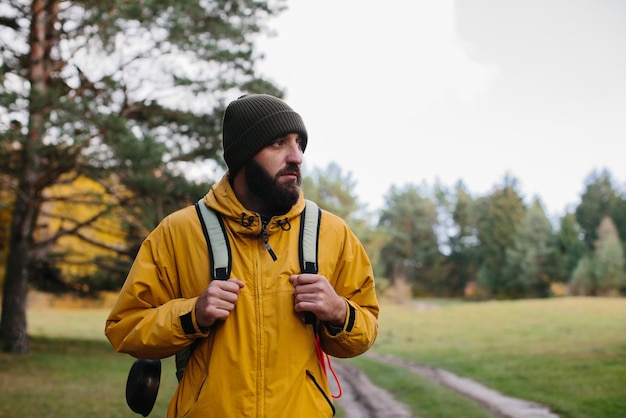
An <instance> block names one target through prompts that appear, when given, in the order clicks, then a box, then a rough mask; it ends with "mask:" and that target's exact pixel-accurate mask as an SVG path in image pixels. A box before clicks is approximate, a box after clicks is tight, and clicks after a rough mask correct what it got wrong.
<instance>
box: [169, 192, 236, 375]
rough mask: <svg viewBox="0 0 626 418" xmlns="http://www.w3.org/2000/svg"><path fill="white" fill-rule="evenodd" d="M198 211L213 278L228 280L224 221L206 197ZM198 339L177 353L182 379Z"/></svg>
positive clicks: (199, 201)
mask: <svg viewBox="0 0 626 418" xmlns="http://www.w3.org/2000/svg"><path fill="white" fill-rule="evenodd" d="M195 207H196V213H197V214H198V219H199V220H200V225H201V226H202V233H203V234H204V238H205V239H206V244H207V247H208V250H209V259H210V262H211V280H228V279H229V278H230V272H231V269H232V263H231V258H232V257H231V252H230V245H229V243H228V237H227V236H226V230H225V229H224V222H223V221H222V218H220V217H219V216H218V214H217V213H215V211H214V210H213V209H210V208H209V207H207V205H205V204H204V199H200V200H198V201H197V202H196V203H195ZM196 344H197V341H196V342H194V343H193V344H191V345H190V346H187V347H185V348H183V349H182V350H180V351H179V352H178V353H176V377H177V379H178V381H180V379H182V377H183V372H184V371H185V367H186V366H187V362H188V361H189V358H190V357H191V353H192V352H193V350H194V349H195V346H196Z"/></svg>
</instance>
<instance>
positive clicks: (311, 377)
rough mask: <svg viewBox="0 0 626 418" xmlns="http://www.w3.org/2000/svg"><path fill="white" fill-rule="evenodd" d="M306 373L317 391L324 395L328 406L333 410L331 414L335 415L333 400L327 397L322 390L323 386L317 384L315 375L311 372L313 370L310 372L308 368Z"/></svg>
mask: <svg viewBox="0 0 626 418" xmlns="http://www.w3.org/2000/svg"><path fill="white" fill-rule="evenodd" d="M306 374H307V376H308V377H309V379H311V381H312V382H313V384H314V385H315V387H316V388H317V390H318V391H319V393H321V394H322V396H323V397H324V399H325V400H326V402H327V403H328V406H330V409H331V410H332V411H333V415H332V416H335V412H336V411H335V405H334V404H333V401H332V400H331V399H330V398H329V397H328V394H327V393H326V392H325V391H324V388H322V386H321V385H320V384H319V382H318V381H317V379H316V378H315V375H314V374H313V372H311V371H310V370H307V371H306Z"/></svg>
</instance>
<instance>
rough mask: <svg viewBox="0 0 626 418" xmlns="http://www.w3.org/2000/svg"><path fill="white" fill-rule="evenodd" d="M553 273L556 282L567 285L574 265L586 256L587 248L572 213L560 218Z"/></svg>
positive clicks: (555, 243)
mask: <svg viewBox="0 0 626 418" xmlns="http://www.w3.org/2000/svg"><path fill="white" fill-rule="evenodd" d="M553 246H554V252H553V253H552V256H553V258H554V265H555V268H556V270H555V272H554V279H555V281H557V282H562V283H567V282H569V281H570V279H571V278H572V274H573V272H574V269H575V268H576V265H577V264H578V262H579V261H580V259H582V258H583V256H584V255H585V254H587V252H588V250H587V246H586V244H585V242H584V241H583V232H582V228H581V227H580V225H578V222H576V217H575V215H574V214H573V213H566V214H565V215H564V216H563V217H561V221H560V224H559V230H558V232H557V233H556V234H555V239H554V244H553Z"/></svg>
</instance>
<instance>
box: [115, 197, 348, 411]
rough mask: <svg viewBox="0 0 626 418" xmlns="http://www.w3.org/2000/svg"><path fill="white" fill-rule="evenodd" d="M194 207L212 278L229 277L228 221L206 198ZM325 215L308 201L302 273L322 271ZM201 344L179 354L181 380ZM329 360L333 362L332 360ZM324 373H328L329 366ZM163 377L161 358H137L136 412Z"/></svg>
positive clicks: (145, 407)
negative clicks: (320, 256) (321, 237)
mask: <svg viewBox="0 0 626 418" xmlns="http://www.w3.org/2000/svg"><path fill="white" fill-rule="evenodd" d="M194 206H195V208H196V213H197V214H198V218H199V219H200V224H201V226H202V232H203V234H204V237H205V239H206V242H207V247H208V251H209V260H210V262H211V272H210V273H211V280H228V279H229V277H230V272H231V269H232V260H231V258H232V256H231V251H230V245H229V242H228V237H227V235H226V231H225V229H224V222H223V221H222V219H221V218H220V217H219V215H218V214H217V213H216V212H215V211H214V210H212V209H210V208H209V207H208V206H206V204H205V203H204V200H203V199H200V200H199V201H197V202H196V203H195V205H194ZM321 215H322V211H321V210H320V208H319V207H318V206H317V204H316V203H315V202H313V201H310V200H307V201H306V206H305V209H304V211H303V212H302V215H301V216H302V220H301V222H300V240H299V245H298V247H299V248H298V253H299V255H300V269H301V270H302V273H312V274H315V273H317V271H318V262H317V250H318V240H319V229H320V221H321ZM305 322H306V323H307V324H314V323H315V317H314V315H313V314H311V313H310V312H307V313H305ZM198 343H199V340H196V342H194V343H193V344H191V345H189V346H187V347H185V348H183V349H182V350H181V351H179V352H178V353H176V378H177V379H178V381H180V379H181V378H182V376H183V373H184V371H185V367H186V365H187V362H188V361H189V358H190V357H191V354H192V352H193V350H194V348H195V347H196V345H197V344H198ZM316 348H317V350H318V357H319V358H320V361H321V362H322V364H323V365H325V363H323V362H324V358H323V357H322V354H321V353H322V351H321V349H320V348H319V340H318V339H317V338H316ZM328 361H329V364H330V359H328ZM324 372H326V369H325V367H324ZM333 374H334V372H333ZM160 376H161V362H160V360H149V359H136V360H135V362H134V363H133V365H132V367H131V369H130V372H129V374H128V380H127V382H126V403H127V404H128V406H129V407H130V409H131V410H132V411H133V412H136V413H138V414H141V415H143V416H144V417H147V416H148V415H149V414H150V412H151V411H152V408H153V407H154V403H155V401H156V397H157V393H158V390H159V382H160ZM335 378H336V376H335Z"/></svg>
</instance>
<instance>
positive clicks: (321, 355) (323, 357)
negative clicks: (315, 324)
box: [315, 335, 343, 399]
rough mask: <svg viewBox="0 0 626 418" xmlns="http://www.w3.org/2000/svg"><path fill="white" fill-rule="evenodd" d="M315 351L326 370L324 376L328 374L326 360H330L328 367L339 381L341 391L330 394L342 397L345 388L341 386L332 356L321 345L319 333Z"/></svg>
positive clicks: (316, 337)
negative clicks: (331, 359) (331, 360)
mask: <svg viewBox="0 0 626 418" xmlns="http://www.w3.org/2000/svg"><path fill="white" fill-rule="evenodd" d="M315 351H316V352H317V359H318V360H319V362H320V364H321V365H322V370H323V371H324V376H326V362H328V368H329V369H330V372H331V373H332V375H333V378H334V379H335V382H336V383H337V387H338V388H339V393H338V394H336V395H335V394H333V393H331V394H330V396H332V397H333V398H334V399H337V398H341V395H343V389H342V388H341V382H339V377H337V373H335V369H333V365H332V364H331V362H330V357H329V356H328V354H326V353H325V352H324V350H322V347H321V345H320V337H319V335H316V336H315Z"/></svg>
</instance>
